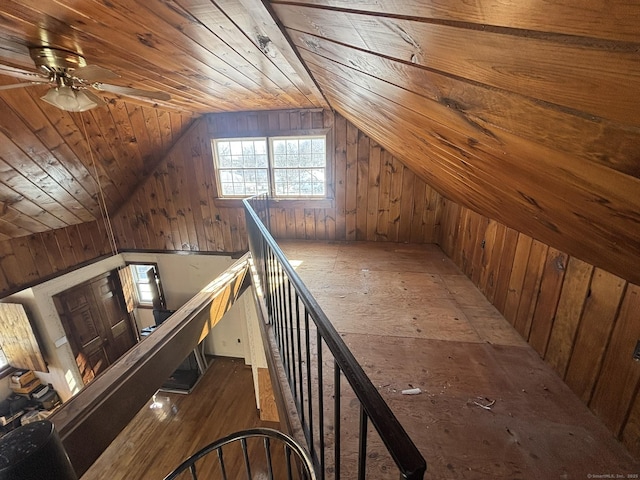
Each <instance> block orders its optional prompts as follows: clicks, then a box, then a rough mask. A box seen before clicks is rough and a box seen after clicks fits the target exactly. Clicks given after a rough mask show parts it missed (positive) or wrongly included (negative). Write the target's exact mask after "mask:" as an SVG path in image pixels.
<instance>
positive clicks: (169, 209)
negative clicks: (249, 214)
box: [112, 119, 247, 253]
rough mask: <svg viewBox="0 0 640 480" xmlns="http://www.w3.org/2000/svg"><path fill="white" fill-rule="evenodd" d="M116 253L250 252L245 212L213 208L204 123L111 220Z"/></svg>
mask: <svg viewBox="0 0 640 480" xmlns="http://www.w3.org/2000/svg"><path fill="white" fill-rule="evenodd" d="M112 223H113V229H114V234H115V237H116V242H117V245H118V248H120V249H137V250H167V251H204V252H207V251H209V252H227V253H233V252H240V251H245V250H247V239H246V227H245V223H244V210H243V209H242V208H240V207H232V208H225V207H219V206H217V205H216V204H215V203H214V183H213V160H212V156H211V143H210V137H209V131H208V122H207V121H206V119H200V120H197V121H196V124H194V126H193V127H192V128H191V129H189V130H188V131H187V132H186V133H185V135H184V136H183V137H182V138H181V139H180V140H179V141H178V142H177V143H176V145H175V146H174V147H173V148H172V149H171V151H170V152H169V153H168V154H167V155H166V156H165V158H164V159H163V160H162V161H161V162H160V164H159V165H158V167H157V168H156V169H155V170H154V171H153V173H152V174H151V175H150V176H149V177H147V179H146V180H145V181H144V182H142V184H141V185H140V186H139V187H138V189H137V190H136V191H135V192H134V193H133V194H132V195H131V197H130V198H129V200H128V201H127V202H126V203H125V205H124V206H123V207H122V208H121V209H120V210H119V211H118V212H117V213H116V215H114V217H113V219H112Z"/></svg>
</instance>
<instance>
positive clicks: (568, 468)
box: [281, 241, 640, 479]
mask: <svg viewBox="0 0 640 480" xmlns="http://www.w3.org/2000/svg"><path fill="white" fill-rule="evenodd" d="M281 246H282V248H283V250H284V251H285V253H286V254H287V256H288V257H289V259H290V260H294V262H293V263H294V265H297V266H296V270H297V271H298V273H299V274H300V275H301V277H302V279H303V280H304V282H305V283H306V284H307V285H308V286H309V288H310V290H311V292H312V294H313V295H314V296H315V297H316V299H317V300H318V302H319V303H320V305H321V306H322V308H323V309H324V311H325V313H327V315H328V317H329V318H330V319H331V320H332V322H333V323H334V325H335V327H336V329H337V330H338V332H339V333H340V334H341V336H342V337H343V339H344V341H345V343H346V344H347V345H348V346H349V348H350V349H351V350H352V352H353V353H354V355H355V357H356V358H357V359H358V360H359V362H360V363H361V364H362V365H363V368H364V370H365V371H366V372H367V374H368V375H369V377H370V378H371V380H372V382H373V384H374V385H375V386H376V387H378V390H379V392H380V393H381V394H382V396H383V398H384V399H385V400H386V401H387V402H388V403H389V405H390V406H391V409H392V410H393V411H394V413H395V414H396V416H397V417H398V419H399V420H400V422H401V424H402V425H403V426H404V428H405V429H406V430H407V431H408V433H409V434H410V436H411V437H412V439H413V440H414V442H415V443H416V445H417V446H418V448H419V450H420V451H421V452H422V454H423V455H424V457H425V459H426V460H427V463H428V473H427V476H426V478H433V479H485V478H487V479H489V478H491V479H494V478H495V479H556V478H557V479H583V478H589V477H588V475H593V477H591V478H596V475H613V477H608V478H616V476H615V475H621V477H618V478H635V477H628V475H635V474H638V473H640V464H639V463H638V462H636V461H634V460H633V459H632V458H631V457H630V456H629V455H628V453H627V452H626V450H624V448H623V447H622V446H621V445H620V444H619V443H618V442H617V441H616V440H615V439H614V438H613V436H612V435H611V434H610V433H609V432H608V431H607V430H606V428H605V427H604V425H603V424H602V423H601V422H600V421H599V420H598V419H597V418H596V417H595V416H594V415H593V414H591V412H590V411H589V410H588V409H587V407H586V406H584V405H583V404H582V403H581V401H580V400H579V399H578V398H577V397H576V396H575V395H574V394H573V393H572V392H571V391H570V390H569V388H568V387H567V386H566V385H565V384H564V383H563V382H562V381H561V380H560V378H559V377H558V376H557V375H556V374H555V373H554V372H553V371H552V370H551V368H550V367H548V366H547V365H546V364H545V363H544V362H543V361H542V360H541V359H540V358H539V356H538V355H537V354H536V353H535V351H534V350H533V349H532V348H530V347H529V346H528V345H527V343H526V342H524V340H522V338H521V337H520V336H519V335H518V333H517V332H516V331H515V330H514V329H513V328H512V327H511V325H510V324H509V323H508V322H507V321H506V320H504V318H503V317H502V316H501V315H500V314H499V313H498V312H497V311H496V310H495V308H494V307H493V306H492V305H491V304H489V303H488V301H487V300H486V299H485V298H484V297H483V295H482V294H481V293H480V292H479V291H478V289H477V288H476V287H475V286H474V285H473V284H472V283H471V282H470V281H469V280H468V279H467V278H466V277H465V276H464V275H463V274H461V273H460V271H459V270H458V269H457V267H456V266H455V265H454V264H453V262H451V261H450V260H449V259H448V258H447V257H446V256H445V255H444V254H443V253H442V251H441V250H440V249H439V248H438V247H437V246H431V245H422V246H414V245H398V244H388V243H357V244H341V243H316V242H300V241H296V242H294V241H282V242H281ZM299 262H301V263H299ZM327 358H328V357H327V355H326V354H325V355H324V357H323V360H324V361H323V364H324V365H326V368H325V374H324V377H325V378H331V373H330V369H331V362H330V361H329V360H327ZM411 387H419V388H420V389H421V390H422V392H423V393H422V394H421V395H415V396H407V395H402V394H401V391H402V390H403V389H407V388H411ZM342 391H343V392H344V393H343V394H344V395H345V400H346V401H345V402H344V403H343V404H344V405H346V406H345V408H344V410H343V412H342V415H341V417H342V419H343V432H345V433H343V435H342V443H343V446H345V445H348V444H349V437H350V436H352V433H351V432H354V431H357V418H358V417H357V409H356V405H357V404H356V403H354V402H350V401H349V392H348V391H347V389H344V388H343V390H342ZM323 397H324V398H325V404H326V405H330V404H331V403H330V392H328V393H327V392H325V395H323ZM475 402H477V403H478V404H482V405H487V404H490V403H491V402H495V403H493V405H492V406H491V409H490V410H487V409H483V408H481V407H480V406H478V405H477V404H476V403H475ZM327 427H329V428H330V426H329V425H327ZM327 427H326V428H327ZM374 437H375V435H374ZM331 444H332V441H331V440H330V441H329V445H328V448H329V450H330V449H331ZM370 444H371V451H370V453H371V455H370V458H369V460H368V462H369V470H368V475H367V478H371V479H386V478H389V479H397V473H395V472H394V470H393V469H392V468H390V460H389V459H388V458H387V457H386V456H385V454H384V452H383V450H382V447H381V446H380V445H379V442H378V441H377V440H376V439H375V438H373V439H372V440H371V441H370ZM345 450H346V451H345V453H344V455H345V457H347V458H346V460H349V459H351V460H353V458H350V457H354V452H353V450H351V451H350V450H349V447H346V448H345ZM347 477H348V476H347ZM329 478H330V475H329ZM343 478H344V477H343ZM348 478H350V477H348ZM601 478H602V477H601Z"/></svg>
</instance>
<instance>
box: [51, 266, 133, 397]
mask: <svg viewBox="0 0 640 480" xmlns="http://www.w3.org/2000/svg"><path fill="white" fill-rule="evenodd" d="M54 302H55V304H56V308H57V310H58V314H59V315H60V318H61V320H62V325H63V326H64V329H65V332H66V334H67V338H68V339H69V343H70V345H71V349H72V350H73V354H74V355H75V357H76V363H77V364H78V368H79V369H80V374H81V375H82V380H83V382H84V383H85V385H86V384H87V383H89V382H90V381H91V380H92V379H93V378H95V376H96V375H98V374H99V373H100V372H102V371H103V370H105V369H106V368H107V367H108V366H109V365H111V364H112V363H113V362H115V361H116V360H117V359H118V358H120V357H121V356H122V355H123V354H124V353H125V352H126V351H127V350H129V349H130V348H131V347H132V346H133V345H135V343H136V334H135V330H134V328H133V325H132V321H131V318H130V316H129V314H128V313H127V308H126V306H125V302H124V297H123V294H122V288H121V287H120V281H119V278H118V275H117V274H116V273H115V272H109V273H105V274H103V275H101V276H99V277H96V278H94V279H92V280H89V281H87V282H85V283H83V284H81V285H78V286H76V287H73V288H71V289H69V290H66V291H64V292H62V293H60V294H58V295H56V296H55V297H54Z"/></svg>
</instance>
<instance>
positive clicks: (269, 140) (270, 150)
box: [211, 132, 331, 201]
mask: <svg viewBox="0 0 640 480" xmlns="http://www.w3.org/2000/svg"><path fill="white" fill-rule="evenodd" d="M307 139H308V140H314V139H315V140H317V139H322V140H324V166H323V167H319V166H317V167H313V166H308V167H305V166H297V167H280V166H276V161H275V157H274V155H275V153H274V142H275V141H279V140H307ZM256 140H262V141H264V142H265V146H266V150H267V167H266V170H267V182H268V189H267V191H266V192H258V191H256V192H255V193H253V192H250V193H242V194H224V193H223V187H222V178H221V171H227V170H233V169H234V168H233V167H226V166H225V167H222V166H221V161H220V157H219V150H218V144H219V143H222V142H238V141H256ZM211 147H212V150H213V158H214V166H215V175H216V184H217V195H218V198H220V199H239V198H246V197H248V196H252V195H254V194H257V193H268V194H269V196H271V197H272V198H274V199H278V200H311V201H317V200H325V199H328V198H330V197H329V195H330V192H329V184H330V181H331V179H330V174H331V170H330V156H329V150H330V143H329V138H328V136H327V134H326V133H325V132H322V133H309V134H303V135H301V134H279V135H264V136H254V137H225V138H214V139H212V140H211ZM310 155H311V154H310ZM310 158H312V157H310ZM251 168H254V167H242V168H238V167H236V168H235V169H236V170H248V169H251ZM256 168H257V169H264V167H256ZM278 170H290V171H292V170H298V171H299V172H302V171H305V173H306V171H310V172H311V173H310V174H311V175H316V176H317V175H318V171H319V170H323V172H324V182H323V192H322V193H321V194H313V193H312V194H309V195H307V194H300V193H291V194H287V193H284V194H283V193H278V192H277V190H276V178H275V177H276V171H278ZM256 183H257V182H256ZM299 183H300V184H301V183H302V182H301V181H299ZM256 187H257V185H256Z"/></svg>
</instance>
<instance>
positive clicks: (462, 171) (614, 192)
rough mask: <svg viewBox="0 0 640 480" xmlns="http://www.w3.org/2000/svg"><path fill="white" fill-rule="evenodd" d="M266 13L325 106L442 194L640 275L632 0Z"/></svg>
mask: <svg viewBox="0 0 640 480" xmlns="http://www.w3.org/2000/svg"><path fill="white" fill-rule="evenodd" d="M271 3H272V6H273V8H274V10H275V12H276V14H277V16H278V18H279V19H280V21H281V22H282V23H283V24H284V26H285V27H286V31H287V33H288V35H289V36H290V38H291V40H292V42H293V43H294V44H295V46H296V48H297V49H298V51H299V52H300V54H301V56H302V58H303V60H304V62H305V64H306V65H307V66H308V68H309V69H310V71H311V73H312V75H313V76H314V78H315V79H316V81H317V82H318V85H319V86H320V88H321V90H322V92H323V93H324V94H325V95H326V97H327V99H328V100H329V102H330V104H331V106H332V107H333V108H335V109H336V110H337V111H338V112H339V113H341V114H342V115H343V116H345V117H346V118H347V119H348V120H350V121H351V122H353V123H354V124H355V125H356V126H357V127H358V128H360V129H361V130H362V131H364V132H365V133H367V134H368V135H369V136H371V137H372V138H374V139H375V140H376V141H378V142H379V143H380V144H381V145H383V146H384V147H385V148H386V149H388V150H389V151H391V152H392V153H393V154H394V155H396V156H397V157H399V158H401V159H402V160H403V162H405V163H406V165H407V166H408V167H409V168H411V169H412V170H413V171H414V172H415V173H416V174H418V175H419V176H421V177H422V178H423V179H424V180H425V181H427V182H428V183H429V184H430V185H432V186H433V187H434V188H436V189H437V190H438V191H439V192H440V193H442V194H443V195H444V196H445V197H447V198H449V199H452V200H454V201H456V202H458V203H460V204H462V205H465V206H467V207H469V208H471V209H473V210H475V211H477V212H480V213H481V214H483V215H486V216H488V217H490V218H493V219H496V220H499V221H501V222H502V223H505V224H506V225H508V226H510V227H512V228H515V229H517V230H519V231H521V232H523V233H525V234H527V235H530V236H532V237H534V238H536V239H538V240H541V241H543V242H545V243H547V244H550V245H552V246H554V247H556V248H559V249H561V250H563V251H565V252H569V253H571V254H572V255H575V256H577V257H578V258H582V259H585V260H587V261H589V262H590V263H593V264H595V265H598V266H602V267H605V268H607V269H608V270H609V271H612V272H615V273H616V274H618V275H622V276H624V277H625V278H628V279H631V278H634V279H640V273H638V270H639V269H638V265H640V263H639V262H638V258H640V179H639V178H640V114H639V112H640V95H639V94H638V92H640V3H638V2H636V1H630V0H617V1H614V2H610V1H605V0H578V1H574V2H549V1H547V0H532V1H527V2H521V1H515V0H513V1H511V0H508V1H480V0H478V1H465V2H459V1H453V0H439V1H433V2H431V1H430V2H424V1H402V2H401V1H395V0H378V1H370V0H355V1H353V0H295V1H287V0H276V1H272V2H271Z"/></svg>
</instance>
